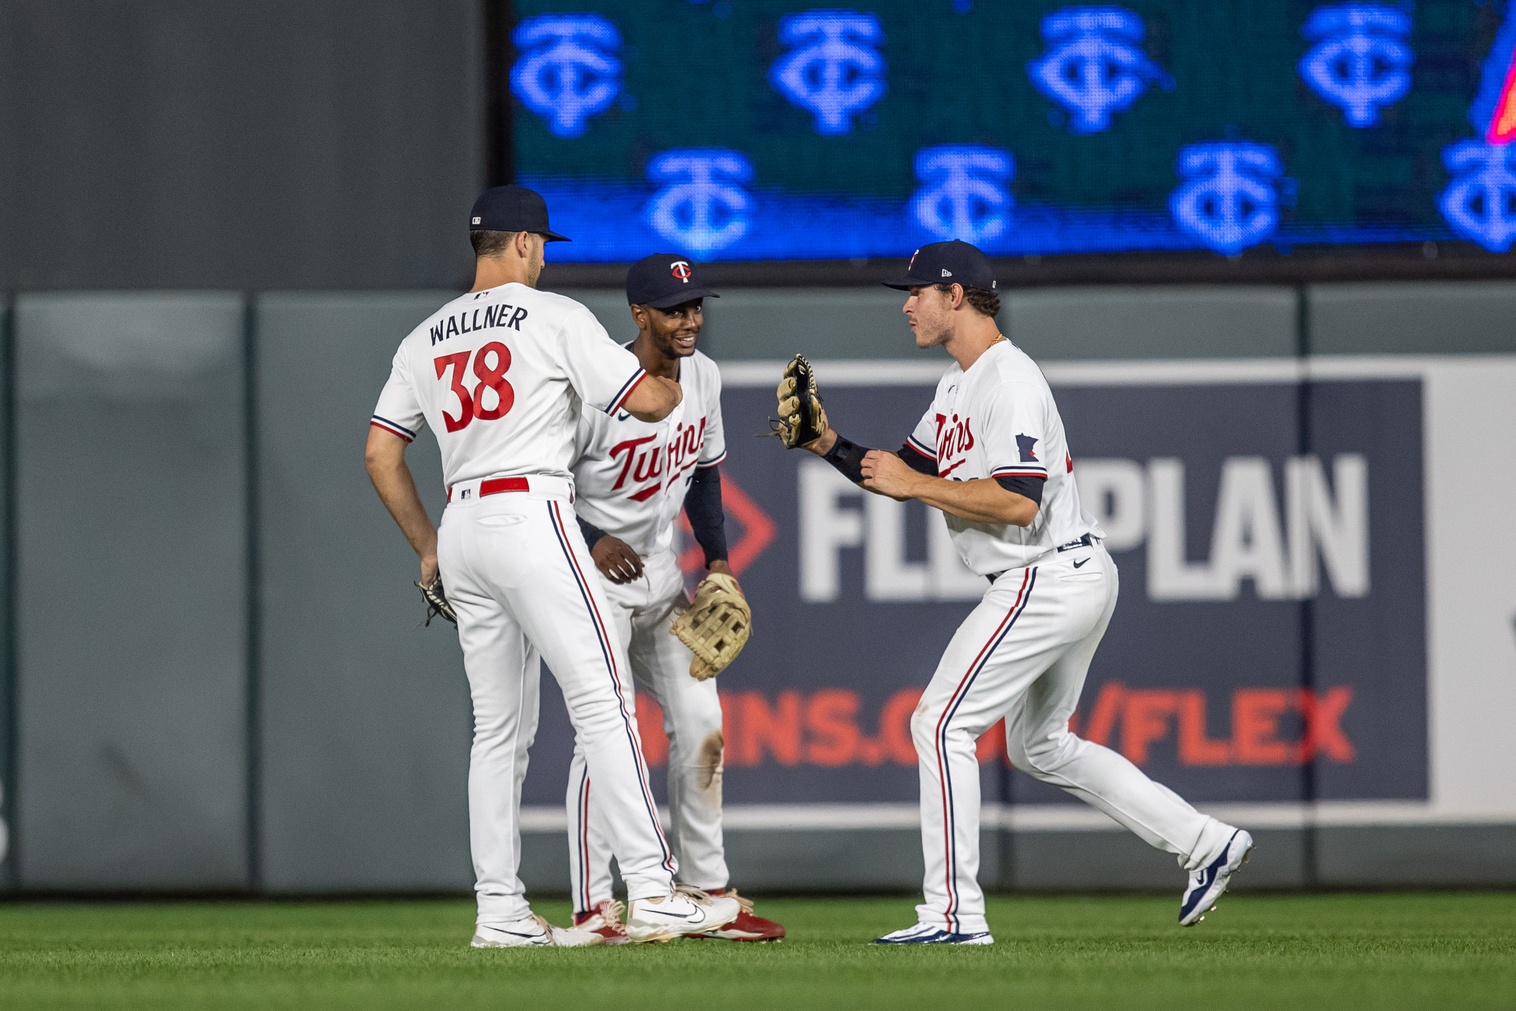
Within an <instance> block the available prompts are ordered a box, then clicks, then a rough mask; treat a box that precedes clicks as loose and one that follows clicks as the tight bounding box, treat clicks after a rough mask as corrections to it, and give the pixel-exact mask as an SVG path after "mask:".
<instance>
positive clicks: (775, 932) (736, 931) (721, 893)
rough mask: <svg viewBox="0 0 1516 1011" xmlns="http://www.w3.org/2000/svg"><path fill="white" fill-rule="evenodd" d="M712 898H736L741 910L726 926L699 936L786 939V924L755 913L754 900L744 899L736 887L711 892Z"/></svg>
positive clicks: (762, 939)
mask: <svg viewBox="0 0 1516 1011" xmlns="http://www.w3.org/2000/svg"><path fill="white" fill-rule="evenodd" d="M709 894H710V896H711V897H712V898H718V899H736V900H737V906H738V908H739V909H740V910H741V912H739V913H738V914H737V918H736V919H735V920H733V921H732V922H731V923H728V924H727V925H726V926H724V927H721V928H719V929H717V930H711V931H707V932H706V933H704V934H697V935H696V936H697V937H713V938H718V939H720V940H722V941H782V940H784V926H783V925H782V924H779V923H775V922H774V921H773V920H766V919H764V918H763V917H761V916H757V915H754V913H753V900H752V899H744V898H743V897H742V896H740V895H738V894H737V889H735V888H722V889H718V890H717V891H714V892H710V893H709Z"/></svg>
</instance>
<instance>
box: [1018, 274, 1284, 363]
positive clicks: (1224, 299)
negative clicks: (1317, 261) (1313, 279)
mask: <svg viewBox="0 0 1516 1011" xmlns="http://www.w3.org/2000/svg"><path fill="white" fill-rule="evenodd" d="M1007 310H1008V312H1007V311H1006V310H1002V315H1001V323H1002V325H1003V326H1008V327H1009V329H1007V330H1006V333H1007V334H1008V335H1009V336H1010V338H1011V339H1012V340H1013V341H1015V342H1016V343H1017V344H1019V345H1021V347H1023V348H1024V349H1026V352H1027V353H1028V354H1030V355H1031V356H1032V357H1033V358H1036V359H1038V360H1039V361H1041V360H1060V361H1061V360H1069V359H1105V360H1113V361H1119V360H1124V359H1134V358H1137V359H1140V358H1275V357H1283V356H1288V355H1293V354H1294V353H1295V351H1296V348H1295V334H1296V322H1295V317H1296V295H1295V292H1294V290H1293V289H1290V288H1263V287H1258V288H1241V287H1237V288H1199V287H1180V286H1169V287H1148V288H1052V289H1047V290H1044V291H1016V292H1011V293H1010V297H1009V299H1008V300H1007Z"/></svg>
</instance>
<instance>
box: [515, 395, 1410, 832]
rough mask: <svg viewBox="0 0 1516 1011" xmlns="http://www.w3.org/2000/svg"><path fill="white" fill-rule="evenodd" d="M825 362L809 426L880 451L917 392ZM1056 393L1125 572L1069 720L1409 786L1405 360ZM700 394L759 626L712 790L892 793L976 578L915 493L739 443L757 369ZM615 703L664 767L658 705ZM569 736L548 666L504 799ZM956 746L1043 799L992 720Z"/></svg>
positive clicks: (537, 799) (1142, 743) (900, 433)
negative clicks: (632, 711)
mask: <svg viewBox="0 0 1516 1011" xmlns="http://www.w3.org/2000/svg"><path fill="white" fill-rule="evenodd" d="M821 380H822V382H823V386H824V389H825V392H826V396H827V410H828V413H829V415H830V416H831V419H832V423H833V425H834V426H835V427H837V428H838V429H839V430H840V431H842V432H844V433H845V434H847V435H848V436H849V437H850V438H852V439H853V440H854V441H857V442H860V443H863V444H867V445H872V446H876V447H880V448H885V449H891V450H893V449H895V448H896V447H898V446H900V445H901V443H902V442H903V441H904V438H905V436H906V435H907V434H908V433H909V432H910V431H911V429H912V427H913V426H914V425H915V423H916V421H917V420H918V418H919V417H920V415H921V413H922V412H923V411H924V410H925V409H926V407H927V405H928V403H929V401H930V398H931V386H930V385H929V384H919V385H899V384H889V385H877V386H869V385H842V386H838V387H836V388H832V387H827V386H826V385H825V383H826V375H825V373H822V375H821ZM1055 394H1056V396H1057V399H1058V404H1059V408H1060V411H1061V413H1062V415H1063V418H1064V423H1065V427H1066V429H1067V431H1068V436H1069V442H1070V445H1071V447H1072V450H1073V460H1072V465H1073V468H1074V474H1075V477H1076V479H1077V481H1078V484H1079V489H1080V493H1081V497H1082V499H1083V502H1084V507H1085V509H1086V510H1087V511H1088V512H1090V513H1092V514H1093V515H1094V516H1095V517H1096V518H1097V519H1098V520H1099V522H1100V525H1101V527H1102V528H1103V529H1104V531H1105V534H1106V541H1105V543H1106V546H1107V548H1108V549H1109V550H1110V551H1111V554H1112V556H1113V557H1114V559H1115V561H1116V564H1117V566H1118V568H1119V570H1120V580H1121V589H1120V600H1119V603H1118V605H1117V608H1116V614H1115V618H1114V620H1113V621H1112V623H1111V626H1110V629H1109V631H1108V632H1107V634H1106V636H1105V639H1104V641H1103V643H1102V645H1101V647H1100V649H1099V651H1098V652H1097V654H1096V656H1095V659H1094V663H1093V665H1092V667H1091V669H1090V674H1089V680H1088V682H1087V684H1086V686H1085V689H1084V694H1083V698H1082V702H1081V705H1080V708H1079V711H1078V712H1077V713H1076V714H1075V717H1074V721H1073V724H1074V729H1075V731H1076V732H1077V733H1079V734H1081V735H1082V736H1084V737H1087V738H1089V739H1090V740H1094V741H1098V742H1100V743H1103V744H1105V745H1107V746H1109V747H1112V748H1115V749H1117V750H1118V751H1120V752H1121V753H1122V754H1124V755H1126V756H1127V757H1128V758H1129V759H1131V760H1132V761H1133V762H1135V763H1136V764H1137V765H1139V766H1140V767H1141V768H1143V769H1144V770H1145V771H1147V772H1148V773H1149V774H1150V775H1152V776H1153V777H1154V778H1156V779H1158V780H1159V781H1160V782H1163V783H1165V784H1167V785H1169V786H1171V787H1173V788H1174V789H1175V790H1177V791H1179V792H1180V793H1181V794H1183V795H1184V796H1186V797H1187V798H1190V799H1192V800H1195V801H1200V802H1210V803H1216V802H1227V803H1259V802H1279V801H1294V802H1298V801H1305V800H1316V799H1320V800H1424V799H1426V798H1427V795H1428V771H1427V769H1428V762H1427V702H1426V699H1427V649H1426V603H1425V592H1426V590H1425V587H1426V579H1425V573H1424V549H1423V524H1424V520H1423V512H1424V506H1423V478H1422V467H1423V450H1422V439H1423V422H1422V383H1421V380H1419V379H1365V380H1342V381H1313V382H1308V383H1304V384H1302V383H1298V382H1295V381H1258V382H1217V383H1183V384H1178V383H1176V384H1169V385H1158V384H1147V385H1057V386H1055ZM723 409H724V414H725V419H726V420H725V423H726V430H727V441H728V445H729V447H730V457H729V460H728V462H727V463H726V464H725V465H724V466H723V474H724V481H725V496H726V503H727V512H728V527H729V530H728V537H729V540H730V542H731V544H732V547H733V552H732V561H733V564H734V567H735V568H736V569H737V570H738V572H739V578H740V579H741V581H742V584H743V586H744V588H745V589H746V592H747V594H748V597H749V599H750V600H751V602H752V605H753V613H754V627H755V631H754V634H753V638H752V640H751V642H750V643H749V644H748V646H747V649H746V650H745V652H744V653H743V654H742V656H741V657H740V658H739V660H738V661H737V662H736V663H735V664H734V665H733V666H732V667H731V668H730V669H729V670H728V671H727V672H725V673H724V674H722V676H721V688H722V696H723V704H724V710H725V735H726V771H725V786H724V788H725V797H726V803H727V804H728V806H738V805H752V804H763V805H770V804H834V805H841V804H859V803H869V804H880V803H889V804H905V803H914V802H915V800H916V795H917V776H916V756H915V749H914V747H913V746H912V743H911V737H910V730H909V722H910V716H911V713H912V710H913V708H914V707H915V704H916V701H917V699H918V697H919V695H920V692H921V690H922V688H923V686H924V685H925V684H926V683H927V681H928V680H929V679H930V677H931V675H932V672H933V670H934V668H935V666H936V664H937V660H938V657H939V656H940V654H941V652H942V650H943V648H944V647H945V646H946V644H947V642H948V640H949V638H950V637H951V635H952V633H953V631H954V629H955V628H956V627H957V625H958V624H959V622H960V621H962V620H963V618H964V617H965V616H966V615H967V614H968V612H969V610H970V609H971V608H972V607H973V605H974V603H975V602H976V601H977V600H978V599H979V598H980V597H981V596H982V594H983V593H984V591H985V589H986V587H987V583H986V582H985V580H984V579H982V578H980V577H976V576H974V575H973V574H971V573H970V572H969V571H968V570H967V569H965V568H964V567H963V565H962V563H961V562H960V560H959V558H958V556H957V553H956V552H955V550H954V548H953V545H952V542H951V541H950V540H949V538H948V536H947V531H946V528H945V526H944V524H943V522H942V518H941V516H940V515H939V514H938V513H937V512H936V511H935V510H931V509H928V508H926V507H924V506H922V505H920V504H919V503H914V502H913V503H898V502H895V501H893V500H891V499H886V498H882V497H880V496H875V495H870V494H867V493H864V492H863V491H861V490H860V489H859V488H857V487H855V486H853V485H851V484H850V483H849V482H847V481H846V480H845V479H844V478H842V477H841V476H840V475H839V474H837V473H836V472H835V471H834V470H833V469H831V468H830V467H829V466H828V465H827V464H825V463H823V462H822V461H820V460H818V459H817V458H815V457H814V456H811V455H810V454H806V453H803V452H798V451H796V452H786V451H785V450H784V449H783V447H782V446H781V445H780V444H779V442H778V440H777V439H765V438H750V437H749V433H751V435H758V434H761V433H763V432H765V431H766V427H767V426H766V422H765V420H764V419H766V418H767V417H768V416H769V415H770V414H772V412H773V394H772V391H771V389H770V388H768V387H766V386H765V387H763V388H757V387H753V388H747V387H741V386H736V385H735V384H729V385H728V389H727V391H726V393H725V396H724V398H723ZM685 560H686V562H687V566H686V567H687V571H689V572H690V573H691V575H692V576H693V575H694V574H695V573H696V571H697V569H698V567H699V556H698V552H697V551H695V550H691V551H689V552H688V553H687V555H686V559H685ZM638 708H639V718H640V722H641V725H642V729H643V736H644V741H645V744H646V750H647V752H648V758H649V761H650V763H652V764H654V765H659V764H662V763H663V762H665V761H666V756H667V741H666V739H665V738H664V737H663V734H662V730H661V726H660V723H661V716H660V714H659V713H658V711H657V708H656V705H655V704H654V703H653V701H652V700H651V699H649V698H645V697H643V698H639V701H638ZM571 736H572V735H571V731H570V729H569V727H568V724H567V719H566V717H565V715H564V713H563V709H562V705H561V702H560V701H559V699H558V697H557V696H556V693H555V690H554V689H553V688H551V687H550V686H549V687H547V688H545V690H544V694H543V713H542V727H541V730H540V732H539V734H538V738H537V744H536V747H535V749H534V751H533V759H532V763H533V770H532V773H531V774H530V776H529V778H528V783H527V791H526V797H525V803H526V804H528V805H533V806H539V805H553V804H558V803H561V798H562V791H563V784H564V782H565V780H566V773H567V763H568V754H569V749H570V742H571ZM980 760H981V769H982V775H983V780H984V782H983V786H984V796H985V800H986V801H987V802H992V801H999V802H1001V803H1011V804H1022V803H1030V804H1047V803H1057V802H1062V801H1065V800H1067V798H1065V796H1064V795H1063V794H1062V793H1061V792H1060V791H1058V790H1056V789H1053V788H1050V787H1047V786H1045V785H1043V784H1041V783H1038V782H1036V781H1034V780H1032V779H1031V778H1030V777H1028V776H1025V775H1023V774H1021V773H1018V772H1015V771H1014V770H1013V769H1011V767H1010V765H1009V763H1008V762H1007V760H1006V756H1005V744H1004V740H1003V737H1002V736H1001V731H1000V728H998V727H997V728H993V729H992V730H991V731H989V732H988V733H987V734H986V735H985V736H984V737H983V738H982V739H981V741H980ZM655 778H661V777H656V776H655Z"/></svg>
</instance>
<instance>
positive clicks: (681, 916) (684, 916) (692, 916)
mask: <svg viewBox="0 0 1516 1011" xmlns="http://www.w3.org/2000/svg"><path fill="white" fill-rule="evenodd" d="M639 911H640V912H641V913H643V914H644V915H646V914H647V913H657V914H658V915H659V916H667V917H668V918H669V919H671V920H696V919H699V918H700V917H702V916H704V915H705V914H704V913H702V912H700V911H699V910H698V909H697V910H696V911H695V912H693V913H668V912H664V911H663V910H662V909H645V908H644V909H642V910H639Z"/></svg>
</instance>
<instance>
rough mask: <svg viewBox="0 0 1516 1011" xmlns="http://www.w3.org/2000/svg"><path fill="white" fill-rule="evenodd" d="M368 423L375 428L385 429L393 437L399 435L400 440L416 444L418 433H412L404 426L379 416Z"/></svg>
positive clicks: (375, 416)
mask: <svg viewBox="0 0 1516 1011" xmlns="http://www.w3.org/2000/svg"><path fill="white" fill-rule="evenodd" d="M368 423H369V424H370V425H373V426H374V427H375V428H382V429H384V430H385V431H386V432H389V433H390V434H391V435H398V436H399V437H400V438H402V439H404V440H405V441H406V442H414V441H415V440H416V433H415V432H412V431H411V430H410V429H409V428H406V427H405V426H404V425H397V424H396V423H395V422H393V421H391V420H390V419H388V418H381V417H379V415H377V414H376V415H374V416H373V417H372V418H370V419H369V421H368Z"/></svg>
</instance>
